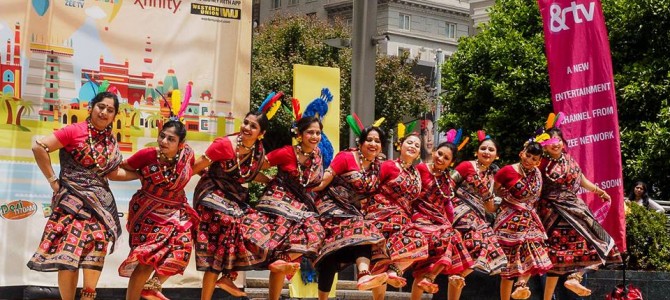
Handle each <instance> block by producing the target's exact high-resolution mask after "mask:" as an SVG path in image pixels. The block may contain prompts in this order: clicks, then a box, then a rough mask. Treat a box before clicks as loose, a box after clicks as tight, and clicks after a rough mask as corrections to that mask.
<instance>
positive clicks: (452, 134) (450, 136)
mask: <svg viewBox="0 0 670 300" xmlns="http://www.w3.org/2000/svg"><path fill="white" fill-rule="evenodd" d="M456 134H457V133H456V130H455V129H449V131H447V142H449V143H452V144H454V143H456Z"/></svg>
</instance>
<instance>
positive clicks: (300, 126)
mask: <svg viewBox="0 0 670 300" xmlns="http://www.w3.org/2000/svg"><path fill="white" fill-rule="evenodd" d="M313 123H319V129H321V130H323V124H322V123H321V120H319V118H317V117H302V118H300V120H298V122H297V123H296V124H295V127H296V129H297V131H296V132H295V136H299V135H300V134H302V133H303V132H304V131H305V130H307V128H309V126H310V125H312V124H313Z"/></svg>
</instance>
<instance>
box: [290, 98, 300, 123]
mask: <svg viewBox="0 0 670 300" xmlns="http://www.w3.org/2000/svg"><path fill="white" fill-rule="evenodd" d="M291 106H292V107H293V117H294V118H295V121H296V122H297V121H298V120H300V118H302V114H300V100H298V99H296V98H291Z"/></svg>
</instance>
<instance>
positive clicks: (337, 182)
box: [315, 149, 385, 267]
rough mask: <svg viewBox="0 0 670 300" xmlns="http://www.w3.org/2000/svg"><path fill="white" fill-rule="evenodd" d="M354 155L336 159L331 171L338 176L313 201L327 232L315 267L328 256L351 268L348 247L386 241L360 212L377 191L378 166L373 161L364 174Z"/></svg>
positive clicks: (341, 154) (344, 154)
mask: <svg viewBox="0 0 670 300" xmlns="http://www.w3.org/2000/svg"><path fill="white" fill-rule="evenodd" d="M357 153H358V151H357V150H355V149H354V150H349V151H342V152H339V153H338V154H337V155H336V156H335V158H334V159H333V161H332V162H331V164H330V168H331V169H332V170H333V171H334V172H335V174H337V175H336V176H335V177H334V178H333V181H332V182H331V183H330V185H329V186H328V188H327V189H326V190H324V192H322V193H321V195H319V197H318V198H317V200H316V207H317V209H318V211H319V214H320V218H319V219H320V221H321V224H322V225H323V227H324V229H325V230H326V239H325V242H324V245H323V247H322V248H321V252H320V253H319V256H318V257H317V259H316V261H315V265H316V266H317V267H318V265H319V263H320V262H321V260H322V259H323V258H325V257H328V256H329V255H337V256H338V257H339V258H345V257H347V258H350V259H338V262H339V263H340V264H341V265H350V264H352V263H354V262H355V259H356V258H355V257H349V256H348V255H347V254H348V253H347V251H348V250H347V249H348V248H349V249H350V247H354V246H360V245H374V244H380V243H381V244H383V243H384V241H385V240H384V236H382V234H381V233H380V232H379V231H378V230H377V228H376V227H375V226H374V223H373V222H372V221H370V220H365V218H364V217H363V214H362V213H361V211H360V207H361V202H365V201H367V199H368V198H369V197H370V196H371V195H372V194H373V193H375V192H376V191H377V187H378V186H379V167H380V165H381V163H380V162H379V160H375V161H374V162H372V163H371V164H370V168H369V169H368V170H367V171H361V169H360V167H359V166H358V163H357V162H356V156H355V155H357Z"/></svg>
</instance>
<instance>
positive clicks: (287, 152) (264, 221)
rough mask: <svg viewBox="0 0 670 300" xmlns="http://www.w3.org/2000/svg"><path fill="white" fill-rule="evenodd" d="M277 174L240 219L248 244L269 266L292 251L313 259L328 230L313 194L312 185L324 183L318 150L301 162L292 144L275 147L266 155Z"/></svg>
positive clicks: (262, 264) (265, 264) (264, 265)
mask: <svg viewBox="0 0 670 300" xmlns="http://www.w3.org/2000/svg"><path fill="white" fill-rule="evenodd" d="M267 160H268V162H269V163H270V165H272V166H277V168H278V171H277V176H275V178H274V179H272V180H271V181H270V182H269V183H268V185H267V186H266V188H265V192H264V193H263V195H262V196H261V197H260V199H259V201H258V204H257V205H256V210H257V212H256V213H253V214H247V215H245V216H244V218H243V219H242V221H241V222H240V226H241V230H242V234H243V237H244V239H245V241H247V247H248V249H250V251H251V252H253V253H256V255H257V256H258V257H265V258H266V259H265V261H264V262H263V263H261V264H259V265H257V267H267V265H269V264H270V263H272V262H273V261H275V260H277V259H279V258H284V259H287V258H286V257H283V256H284V255H288V254H289V253H301V254H303V255H304V256H305V257H307V258H310V259H314V258H315V257H316V255H317V254H318V253H319V249H321V245H322V244H323V240H324V238H325V230H324V229H323V227H322V226H321V223H319V220H318V212H317V210H316V205H315V204H314V198H313V194H312V193H311V192H309V188H311V187H315V186H317V185H319V184H320V183H321V178H322V176H323V165H322V163H321V154H320V153H319V149H318V148H315V149H314V152H312V156H311V159H307V160H306V161H305V162H304V163H300V165H298V164H299V163H298V161H297V156H296V153H295V150H294V147H293V146H285V147H282V148H279V149H276V150H274V151H272V152H270V153H268V155H267Z"/></svg>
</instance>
